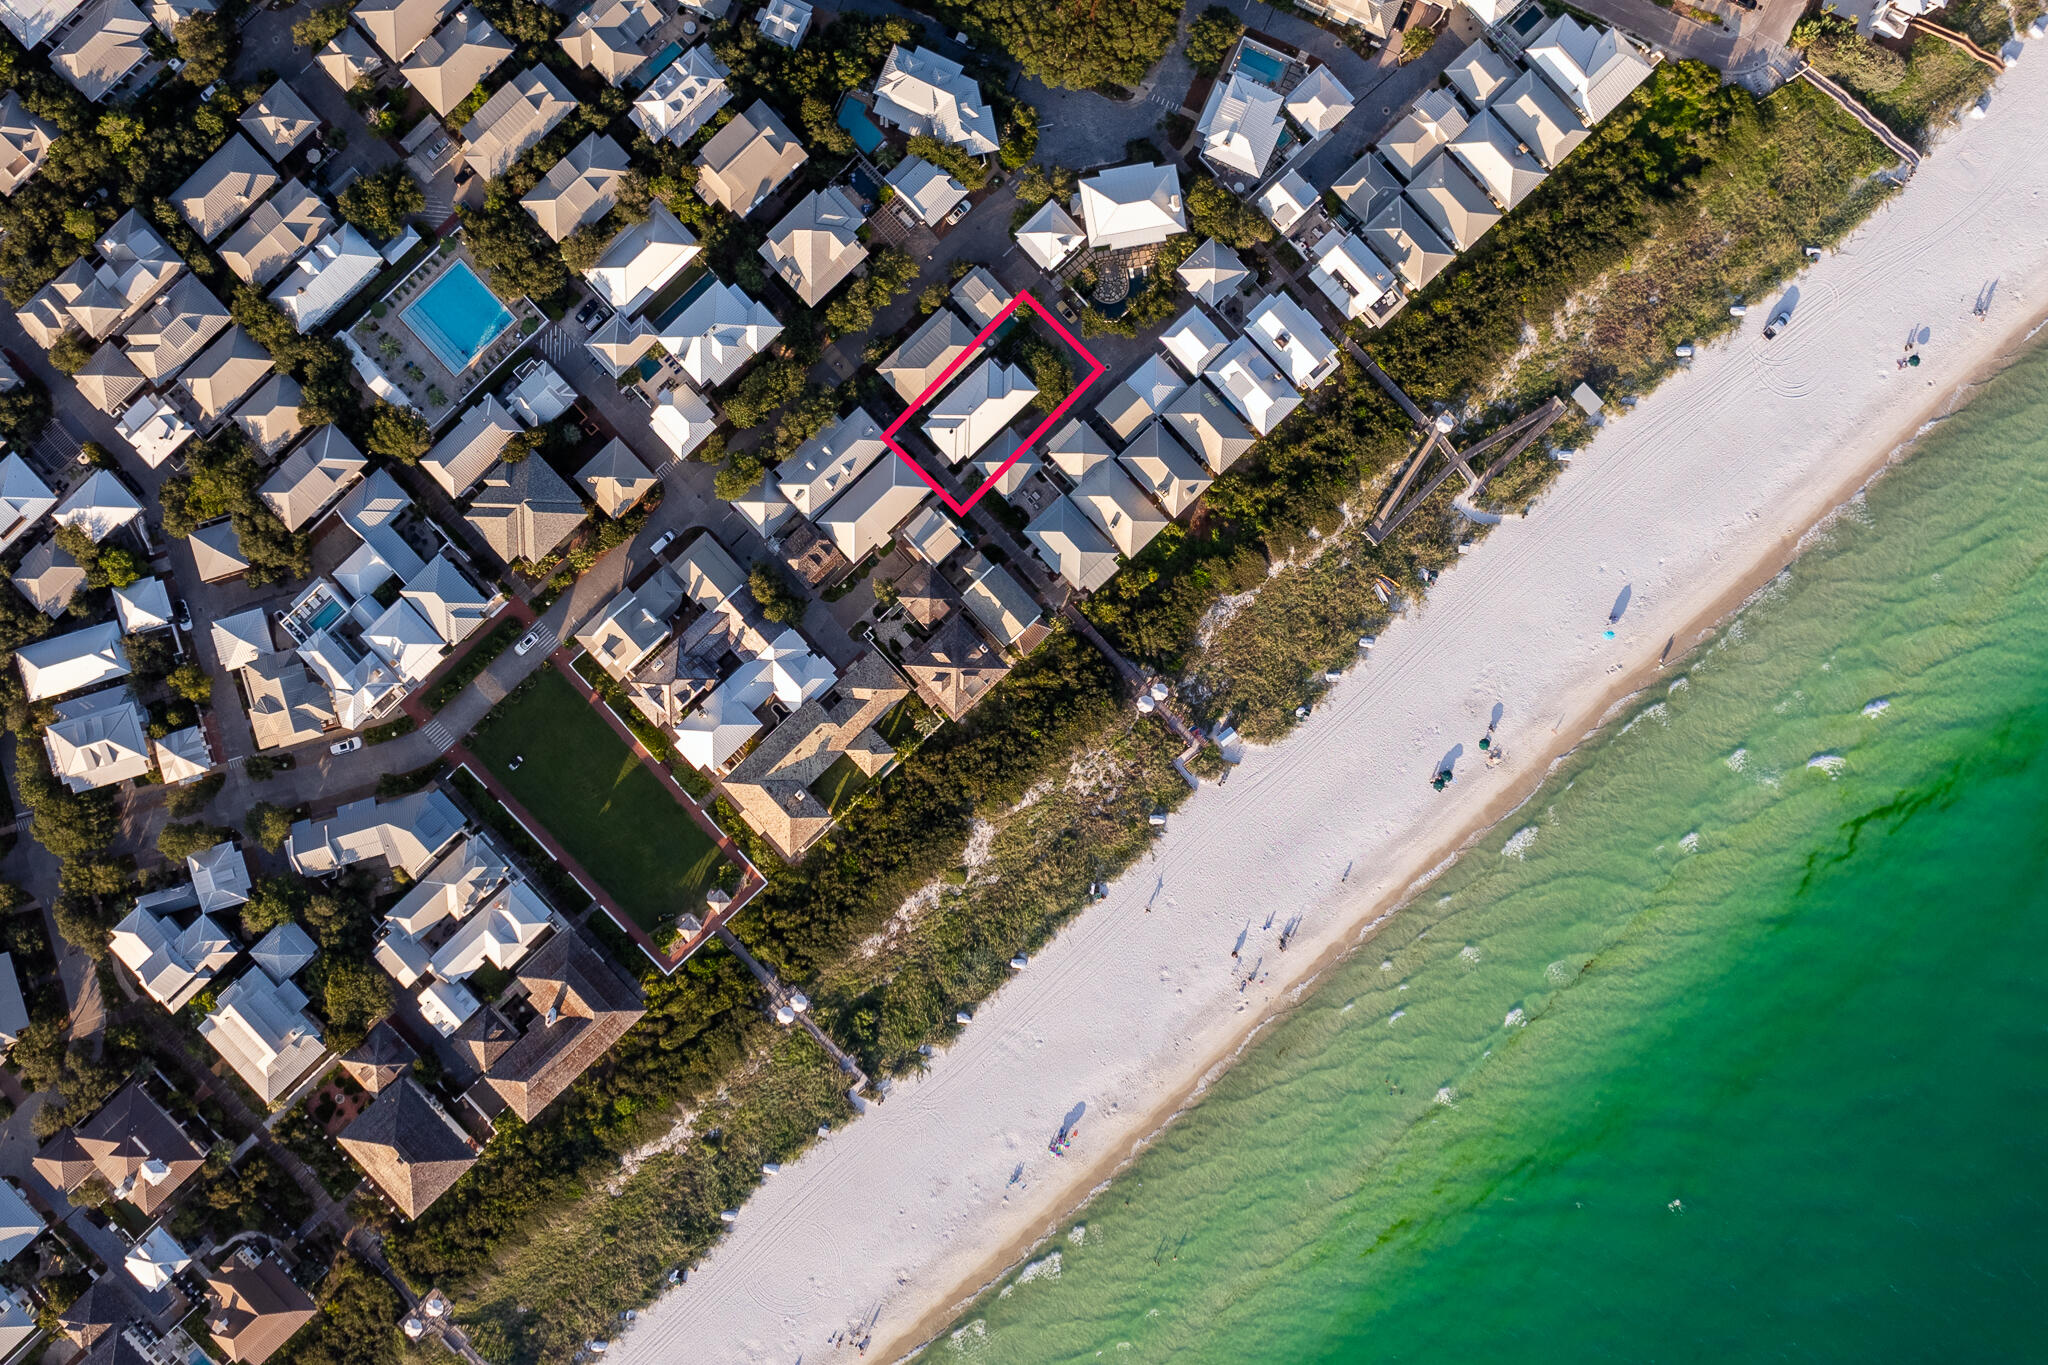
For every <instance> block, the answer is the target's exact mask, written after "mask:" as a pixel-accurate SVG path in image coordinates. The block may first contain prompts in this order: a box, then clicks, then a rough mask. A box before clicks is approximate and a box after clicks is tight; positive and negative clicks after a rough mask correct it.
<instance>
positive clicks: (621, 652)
mask: <svg viewBox="0 0 2048 1365" xmlns="http://www.w3.org/2000/svg"><path fill="white" fill-rule="evenodd" d="M682 604H683V584H682V580H680V579H678V578H677V577H676V576H675V574H674V573H672V572H670V571H669V569H668V568H667V567H666V566H659V565H658V566H657V567H656V568H655V571H654V573H653V574H651V575H650V576H649V577H648V579H647V581H646V582H644V583H642V584H641V585H640V586H639V587H637V588H627V589H625V590H623V591H622V592H620V593H619V595H618V596H616V597H614V598H613V599H612V600H611V602H610V603H609V604H608V605H607V606H606V607H605V609H604V610H603V611H602V612H600V613H599V614H598V617H597V619H596V620H594V621H592V622H591V623H590V624H589V625H587V626H585V627H584V628H583V629H582V630H581V631H579V632H578V633H577V635H576V643H577V644H579V645H581V646H583V649H584V651H585V652H586V653H587V654H589V655H590V657H591V658H592V659H593V660H595V661H596V662H597V665H598V666H599V667H600V668H602V669H604V671H605V672H607V673H609V674H611V675H612V676H613V677H614V678H618V679H620V680H624V679H625V678H626V677H627V676H629V675H630V674H631V673H632V672H633V670H634V669H636V668H638V667H639V666H640V665H641V664H643V663H645V662H646V661H647V658H648V656H649V655H651V654H653V653H654V651H656V650H657V649H660V648H661V646H662V643H663V642H664V641H666V640H667V639H668V638H669V635H670V633H671V632H672V631H673V629H674V626H675V617H676V612H677V611H678V610H679V609H680V608H681V607H682Z"/></svg>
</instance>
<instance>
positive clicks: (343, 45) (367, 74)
mask: <svg viewBox="0 0 2048 1365" xmlns="http://www.w3.org/2000/svg"><path fill="white" fill-rule="evenodd" d="M313 63H314V65H316V66H318V67H319V68H320V69H321V70H322V71H324V72H326V73H327V79H328V80H330V81H333V82H334V83H335V84H336V85H338V86H340V87H341V89H342V90H343V91H344V92H346V91H350V90H353V89H355V88H356V85H357V84H358V83H359V82H361V81H366V80H369V79H370V78H371V77H372V76H373V75H375V74H376V73H377V72H378V71H380V70H382V69H383V66H384V59H383V58H382V57H380V56H378V55H377V51H376V49H375V48H372V47H371V46H370V40H369V39H368V38H365V37H364V36H363V35H362V32H361V30H359V29H353V28H345V29H343V30H342V31H341V32H339V33H337V34H335V35H334V41H333V42H331V43H329V44H328V45H327V46H326V47H323V48H321V49H320V52H319V54H318V55H317V56H315V57H314V58H313Z"/></svg>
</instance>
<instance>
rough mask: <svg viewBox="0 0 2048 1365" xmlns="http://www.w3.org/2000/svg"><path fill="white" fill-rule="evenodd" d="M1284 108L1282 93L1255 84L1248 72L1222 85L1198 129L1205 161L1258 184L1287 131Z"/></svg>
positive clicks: (1212, 95)
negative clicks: (1256, 181) (1283, 114)
mask: <svg viewBox="0 0 2048 1365" xmlns="http://www.w3.org/2000/svg"><path fill="white" fill-rule="evenodd" d="M1282 107H1283V106H1282V103H1281V99H1280V92H1279V91H1277V90H1275V89H1273V87H1271V86H1269V85H1265V84H1263V83H1261V82H1259V81H1256V80H1253V79H1252V77H1251V75H1250V74H1249V73H1248V72H1245V71H1238V72H1236V73H1234V74H1233V75H1232V76H1231V78H1230V79H1229V80H1228V81H1227V82H1218V83H1217V84H1216V85H1214V86H1212V87H1211V88H1210V91H1209V99H1208V101H1207V102H1206V103H1205V104H1203V106H1202V118H1201V122H1200V124H1199V126H1198V129H1197V131H1198V132H1200V133H1201V135H1202V159H1203V160H1205V161H1207V162H1208V163H1209V164H1210V165H1212V166H1214V167H1216V168H1217V169H1218V170H1220V171H1225V172H1231V173H1235V174H1237V175H1242V176H1248V177H1250V178H1251V179H1253V180H1257V179H1258V178H1259V177H1260V176H1262V175H1264V174H1265V173H1266V163H1267V162H1269V161H1271V160H1272V159H1273V153H1274V152H1275V151H1276V150H1278V149H1279V146H1280V135H1281V134H1282V133H1284V132H1285V131H1287V124H1286V121H1285V119H1283V118H1282V117H1281V110H1282Z"/></svg>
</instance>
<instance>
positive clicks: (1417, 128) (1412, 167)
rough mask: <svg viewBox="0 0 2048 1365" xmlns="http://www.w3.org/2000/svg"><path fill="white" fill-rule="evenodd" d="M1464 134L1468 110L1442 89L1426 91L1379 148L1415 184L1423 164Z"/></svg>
mask: <svg viewBox="0 0 2048 1365" xmlns="http://www.w3.org/2000/svg"><path fill="white" fill-rule="evenodd" d="M1464 131H1465V110H1464V107H1463V106H1462V105H1460V104H1459V103H1458V97H1457V95H1456V94H1455V93H1453V92H1452V91H1451V90H1449V89H1447V88H1445V87H1443V86H1435V87H1432V88H1431V89H1428V90H1425V91H1424V92H1423V93H1422V95H1421V96H1420V97H1419V98H1418V99H1417V100H1416V101H1415V103H1414V105H1413V106H1412V107H1411V108H1410V109H1409V110H1408V112H1407V113H1406V114H1403V115H1402V116H1401V120H1400V122H1398V123H1396V124H1395V125H1394V126H1393V128H1392V130H1391V131H1389V132H1388V133H1387V135H1386V136H1385V137H1383V138H1381V139H1380V140H1379V142H1378V143H1377V144H1376V145H1377V147H1378V149H1379V154H1380V156H1381V157H1382V158H1383V159H1384V160H1385V161H1386V163H1387V164H1388V165H1389V166H1391V167H1392V168H1393V170H1394V173H1395V174H1396V175H1398V176H1400V177H1401V178H1402V179H1403V180H1413V179H1414V178H1415V176H1416V173H1417V172H1419V171H1420V170H1421V169H1422V167H1423V163H1425V162H1427V161H1428V160H1429V159H1430V157H1431V156H1433V155H1435V154H1436V152H1437V150H1438V149H1439V148H1441V147H1444V146H1446V145H1447V144H1448V143H1449V142H1450V140H1451V139H1452V138H1454V137H1456V136H1457V135H1458V134H1460V133H1462V132H1464Z"/></svg>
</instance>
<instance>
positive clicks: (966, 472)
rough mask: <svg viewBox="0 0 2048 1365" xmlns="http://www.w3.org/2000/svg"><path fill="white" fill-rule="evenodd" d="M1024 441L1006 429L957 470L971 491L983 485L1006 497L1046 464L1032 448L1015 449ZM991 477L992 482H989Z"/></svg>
mask: <svg viewBox="0 0 2048 1365" xmlns="http://www.w3.org/2000/svg"><path fill="white" fill-rule="evenodd" d="M1023 444H1024V442H1023V440H1022V438H1020V437H1019V436H1018V435H1017V433H1016V432H1014V431H1011V430H1009V429H1007V428H1006V429H1004V430H1003V431H1002V432H1000V433H998V434H997V436H996V438H995V440H993V441H990V442H989V443H988V444H987V445H985V446H983V447H982V448H981V450H980V452H979V453H978V454H976V455H975V456H974V457H973V458H972V459H970V460H968V462H967V463H966V464H965V465H963V466H962V467H961V470H960V473H961V476H962V478H963V480H964V481H965V482H966V484H967V487H968V488H969V489H970V490H974V489H979V488H981V487H982V486H983V485H984V484H986V485H987V486H988V489H989V491H990V492H992V493H998V494H1001V495H1002V496H1003V497H1006V498H1007V497H1009V496H1010V495H1011V494H1012V493H1014V492H1016V491H1017V490H1018V489H1019V488H1022V487H1023V486H1024V480H1026V479H1028V478H1030V477H1031V476H1032V475H1033V474H1035V473H1037V472H1038V470H1039V469H1040V468H1041V467H1042V466H1043V465H1044V463H1045V462H1044V461H1043V460H1042V459H1040V458H1039V454H1038V452H1037V451H1036V450H1035V449H1034V450H1023V451H1021V452H1020V450H1019V449H1018V448H1019V447H1020V446H1022V445H1023ZM990 479H994V480H995V482H994V483H989V480H990ZM926 510H928V511H929V510H931V509H926Z"/></svg>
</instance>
